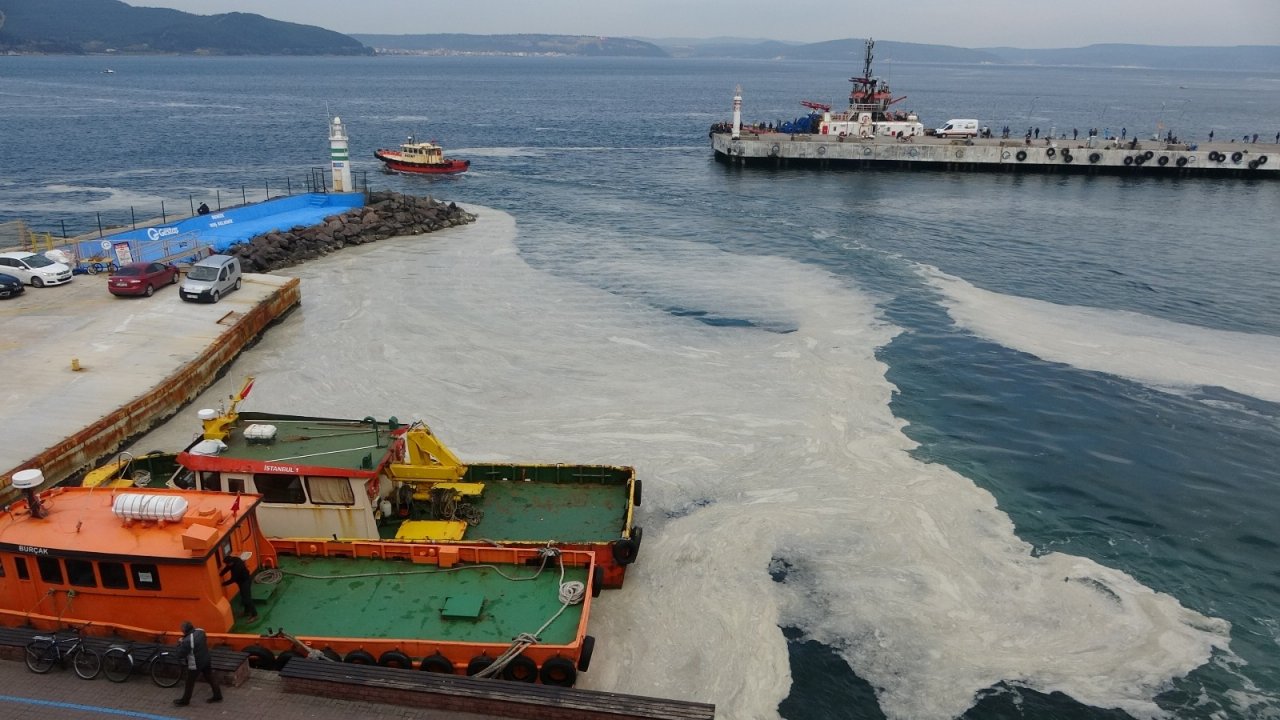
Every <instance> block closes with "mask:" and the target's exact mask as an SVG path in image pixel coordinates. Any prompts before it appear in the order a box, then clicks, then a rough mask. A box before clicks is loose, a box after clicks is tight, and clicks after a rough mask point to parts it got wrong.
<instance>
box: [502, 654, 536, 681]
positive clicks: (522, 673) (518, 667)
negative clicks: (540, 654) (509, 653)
mask: <svg viewBox="0 0 1280 720" xmlns="http://www.w3.org/2000/svg"><path fill="white" fill-rule="evenodd" d="M502 679H503V680H510V681H512V682H523V683H531V682H537V681H538V663H536V662H534V661H532V660H530V659H529V658H527V657H525V656H524V655H517V656H515V657H513V658H511V662H509V663H507V666H506V667H504V668H502Z"/></svg>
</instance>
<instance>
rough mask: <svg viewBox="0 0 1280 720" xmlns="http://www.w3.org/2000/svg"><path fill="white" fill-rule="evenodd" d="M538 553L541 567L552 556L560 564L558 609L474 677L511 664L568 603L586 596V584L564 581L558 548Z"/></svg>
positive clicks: (536, 641) (517, 637)
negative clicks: (535, 629)
mask: <svg viewBox="0 0 1280 720" xmlns="http://www.w3.org/2000/svg"><path fill="white" fill-rule="evenodd" d="M538 554H539V555H540V556H541V557H542V566H543V567H546V564H547V560H548V559H550V558H552V557H554V558H555V559H556V562H557V564H559V565H560V589H559V594H558V597H559V599H560V609H559V610H557V611H556V612H555V614H554V615H552V616H551V617H550V618H548V619H547V621H546V622H544V623H542V627H540V628H538V629H537V631H536V632H532V633H524V632H522V633H520V634H519V635H517V636H516V639H515V641H514V642H512V643H511V646H510V647H508V648H507V649H506V650H505V651H503V653H502V654H501V655H499V656H498V657H497V659H495V660H494V661H493V664H491V665H489V667H487V668H485V669H483V670H481V671H480V672H478V673H476V674H475V677H494V676H495V675H497V674H498V673H500V672H502V671H503V670H504V669H505V668H506V667H507V665H510V664H511V661H512V660H515V659H516V658H517V657H520V653H522V652H524V651H525V649H526V648H528V647H529V646H531V645H536V644H537V643H538V641H539V639H540V637H541V635H542V632H543V631H544V630H546V629H547V628H548V627H550V626H551V623H553V622H555V621H556V619H557V618H559V617H560V616H561V615H562V614H564V611H565V610H567V609H569V606H570V605H577V604H578V603H580V602H582V599H583V598H584V597H586V594H587V587H586V585H584V584H583V583H581V582H579V581H577V580H570V581H568V582H565V579H564V558H563V557H561V555H560V551H559V550H558V549H556V548H553V547H545V548H540V549H539V550H538ZM539 572H541V569H539Z"/></svg>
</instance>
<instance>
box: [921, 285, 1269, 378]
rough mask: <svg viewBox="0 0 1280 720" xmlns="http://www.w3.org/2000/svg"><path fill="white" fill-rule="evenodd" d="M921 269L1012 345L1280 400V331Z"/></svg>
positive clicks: (955, 315)
mask: <svg viewBox="0 0 1280 720" xmlns="http://www.w3.org/2000/svg"><path fill="white" fill-rule="evenodd" d="M919 272H920V274H921V275H922V276H923V277H924V278H925V280H926V281H927V282H928V283H929V284H930V285H932V286H933V287H934V288H936V289H937V290H938V291H939V292H941V293H942V295H943V297H944V300H943V302H944V304H945V305H946V307H947V310H948V312H949V313H950V314H951V318H952V319H953V320H954V321H955V323H956V324H957V325H960V326H961V327H964V328H966V329H968V330H969V331H971V332H973V333H975V334H977V335H980V336H982V337H985V338H987V339H989V340H992V341H994V342H997V343H1000V344H1001V345H1004V346H1006V347H1009V348H1013V349H1015V350H1019V351H1021V352H1025V353H1029V354H1031V355H1035V356H1036V357H1039V358H1041V359H1044V360H1049V361H1052V362H1060V363H1064V364H1067V365H1071V366H1073V367H1077V368H1081V369H1084V370H1095V371H1098V372H1104V373H1109V374H1112V375H1118V376H1121V377H1125V378H1129V379H1131V380H1135V381H1137V382H1140V383H1143V384H1145V385H1150V386H1152V387H1156V388H1160V389H1165V390H1169V389H1178V388H1190V387H1199V386H1217V387H1223V388H1226V389H1227V390H1231V391H1232V392H1236V393H1240V394H1242V395H1250V396H1253V397H1256V398H1259V399H1261V400H1267V401H1270V402H1280V375H1277V373H1276V371H1275V358H1276V357H1280V337H1274V336H1271V335H1255V334H1249V333H1241V332H1231V331H1226V330H1213V329H1209V328H1203V327H1199V326H1195V325H1185V324H1182V323H1176V322H1171V321H1169V320H1162V319H1160V318H1154V317H1151V316H1148V315H1142V314H1140V313H1135V312H1129V311H1124V310H1103V309H1100V308H1091V307H1079V306H1067V305H1056V304H1054V303H1050V302H1045V301H1043V300H1034V299H1031V298H1024V297H1016V296H1012V295H1002V294H1000V293H996V292H991V291H989V290H983V289H982V288H978V287H974V286H973V285H972V284H970V283H969V282H967V281H965V280H963V279H961V278H958V277H955V276H952V275H948V274H947V273H944V272H942V271H940V270H938V269H937V268H934V267H931V266H924V265H922V266H919Z"/></svg>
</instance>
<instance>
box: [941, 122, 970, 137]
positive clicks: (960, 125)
mask: <svg viewBox="0 0 1280 720" xmlns="http://www.w3.org/2000/svg"><path fill="white" fill-rule="evenodd" d="M933 134H934V135H937V136H938V137H941V138H945V137H978V121H977V120H965V119H961V120H948V121H947V124H946V125H943V126H942V127H940V128H938V129H937V130H934V131H933Z"/></svg>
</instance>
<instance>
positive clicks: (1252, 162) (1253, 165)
mask: <svg viewBox="0 0 1280 720" xmlns="http://www.w3.org/2000/svg"><path fill="white" fill-rule="evenodd" d="M1249 169H1250V170H1257V169H1258V161H1257V160H1250V161H1249Z"/></svg>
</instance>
